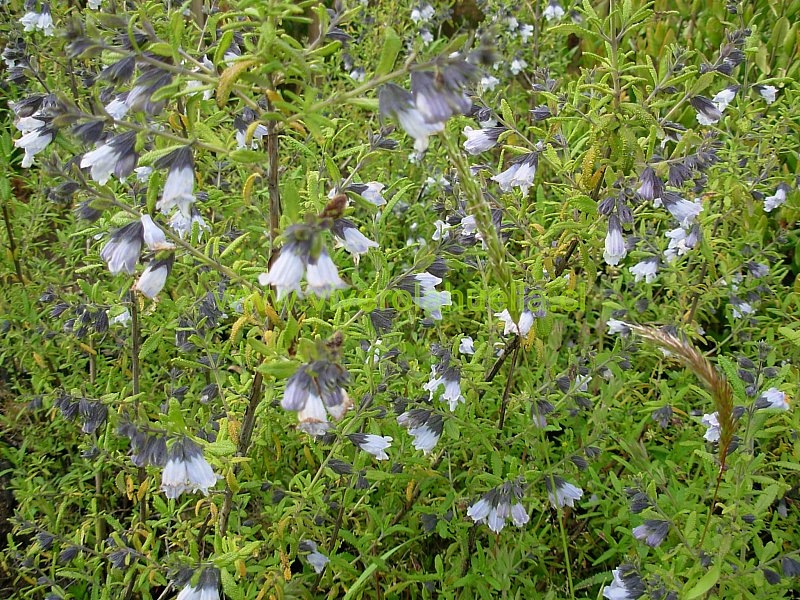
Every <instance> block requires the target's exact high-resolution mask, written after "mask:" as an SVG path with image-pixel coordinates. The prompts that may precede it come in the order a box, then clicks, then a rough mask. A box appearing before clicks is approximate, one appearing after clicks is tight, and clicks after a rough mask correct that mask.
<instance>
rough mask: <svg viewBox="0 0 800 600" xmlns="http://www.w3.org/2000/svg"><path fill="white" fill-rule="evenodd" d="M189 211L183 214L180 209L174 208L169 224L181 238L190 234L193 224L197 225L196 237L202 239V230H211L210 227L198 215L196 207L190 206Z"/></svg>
mask: <svg viewBox="0 0 800 600" xmlns="http://www.w3.org/2000/svg"><path fill="white" fill-rule="evenodd" d="M189 213H190V214H188V215H185V214H183V213H182V212H181V211H180V210H176V211H175V213H174V214H173V215H172V216H171V217H170V219H169V226H170V227H171V228H172V229H173V230H174V231H175V232H176V233H177V234H178V236H180V238H181V239H183V238H185V237H186V236H187V235H190V234H191V233H192V230H193V228H194V226H195V225H197V229H198V235H197V237H198V239H203V232H204V231H211V227H209V226H208V225H207V224H206V221H205V219H204V218H203V217H202V216H201V215H200V213H199V212H198V211H197V208H196V207H194V206H190V207H189Z"/></svg>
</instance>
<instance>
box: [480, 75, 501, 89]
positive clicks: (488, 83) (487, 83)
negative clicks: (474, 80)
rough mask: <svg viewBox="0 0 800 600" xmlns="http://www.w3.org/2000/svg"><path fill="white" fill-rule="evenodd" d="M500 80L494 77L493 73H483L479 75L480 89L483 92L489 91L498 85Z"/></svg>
mask: <svg viewBox="0 0 800 600" xmlns="http://www.w3.org/2000/svg"><path fill="white" fill-rule="evenodd" d="M499 83H500V80H499V79H498V78H497V77H495V76H494V75H484V76H483V77H481V82H480V84H481V89H482V90H483V91H484V92H491V91H492V90H493V89H494V88H496V87H497V86H498V84H499Z"/></svg>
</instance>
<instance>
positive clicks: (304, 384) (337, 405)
mask: <svg viewBox="0 0 800 600" xmlns="http://www.w3.org/2000/svg"><path fill="white" fill-rule="evenodd" d="M348 380H349V376H348V374H347V371H345V369H344V368H342V367H341V366H340V365H338V364H335V363H333V362H330V361H329V360H325V359H322V360H316V361H314V362H311V363H306V364H304V365H301V366H300V367H299V368H298V369H297V371H295V373H294V375H292V376H291V377H290V378H289V381H288V382H287V383H286V390H285V391H284V393H283V399H282V400H281V406H282V407H283V408H284V409H285V410H291V411H295V412H296V413H297V420H298V421H299V423H300V425H299V427H300V429H302V430H303V431H305V432H306V433H308V434H309V435H313V436H321V435H324V434H325V432H327V431H328V428H329V427H330V424H329V423H328V414H330V415H331V416H332V417H333V418H334V419H336V420H339V419H341V418H342V417H343V416H344V414H345V413H346V412H347V410H348V409H349V408H350V407H351V406H352V405H353V403H352V401H351V400H350V398H349V396H348V395H347V392H346V391H345V390H344V387H343V386H344V385H345V384H346V383H347V381H348Z"/></svg>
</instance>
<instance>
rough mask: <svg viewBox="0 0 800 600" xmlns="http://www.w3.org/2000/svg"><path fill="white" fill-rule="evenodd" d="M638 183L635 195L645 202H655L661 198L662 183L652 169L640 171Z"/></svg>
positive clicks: (647, 168) (646, 168)
mask: <svg viewBox="0 0 800 600" xmlns="http://www.w3.org/2000/svg"><path fill="white" fill-rule="evenodd" d="M639 181H640V182H641V185H640V186H639V189H638V190H636V193H637V194H639V196H641V197H642V198H644V199H645V200H655V199H656V198H661V195H662V194H663V193H664V183H663V182H662V181H661V179H660V178H659V177H658V175H656V171H655V169H653V167H650V166H648V167H645V169H644V171H642V174H641V176H640V177H639Z"/></svg>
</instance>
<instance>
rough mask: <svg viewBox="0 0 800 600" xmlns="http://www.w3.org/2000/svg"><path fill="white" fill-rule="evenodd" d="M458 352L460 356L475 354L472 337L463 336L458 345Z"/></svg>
mask: <svg viewBox="0 0 800 600" xmlns="http://www.w3.org/2000/svg"><path fill="white" fill-rule="evenodd" d="M458 351H459V352H461V354H475V342H474V341H473V339H472V337H470V336H468V335H467V336H464V337H462V338H461V341H460V342H459V344H458Z"/></svg>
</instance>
